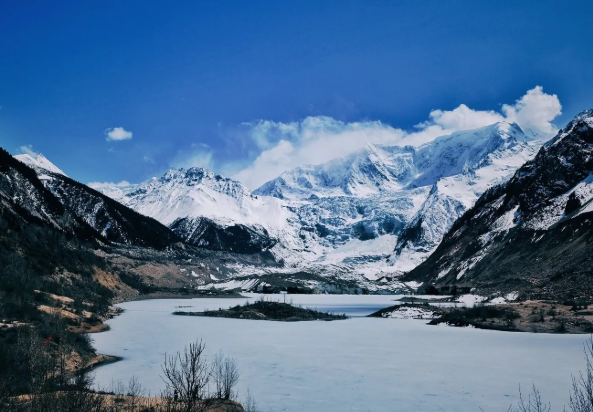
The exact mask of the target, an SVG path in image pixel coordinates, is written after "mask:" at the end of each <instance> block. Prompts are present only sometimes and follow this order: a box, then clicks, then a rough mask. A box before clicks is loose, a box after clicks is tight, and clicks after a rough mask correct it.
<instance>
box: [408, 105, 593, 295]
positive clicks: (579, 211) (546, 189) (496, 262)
mask: <svg viewBox="0 0 593 412" xmlns="http://www.w3.org/2000/svg"><path fill="white" fill-rule="evenodd" d="M592 144H593V110H588V111H585V112H583V113H581V114H579V115H578V116H576V117H575V118H574V119H573V120H572V121H571V122H570V123H569V124H568V125H567V126H566V128H564V129H563V130H561V131H560V132H559V133H558V135H557V136H556V137H555V138H554V139H552V140H551V141H550V142H548V143H547V144H546V145H545V146H544V147H542V148H541V149H540V151H539V152H538V154H537V156H536V157H535V158H534V159H533V160H531V161H529V162H527V163H526V164H525V165H523V166H522V167H521V168H519V169H518V170H517V172H516V173H515V174H514V176H513V177H512V178H511V179H510V180H509V181H508V183H506V184H502V185H500V186H497V187H494V188H492V189H490V190H488V191H487V192H486V193H485V194H484V195H482V196H481V197H480V199H479V200H478V201H477V202H476V204H475V206H474V207H473V208H471V209H470V210H469V211H468V212H467V213H465V214H464V215H463V217H461V218H460V219H459V220H458V221H456V222H455V224H454V225H453V227H452V228H451V230H450V231H449V232H448V233H447V234H446V236H445V237H444V239H443V242H442V243H441V244H440V245H439V247H438V248H437V250H436V251H435V252H434V253H433V254H432V255H431V256H430V257H429V258H428V259H427V260H426V261H425V262H424V263H422V264H421V265H419V266H418V267H417V268H416V269H414V270H412V271H411V272H410V273H409V274H407V275H406V277H405V279H406V280H410V281H420V282H424V283H425V288H426V287H428V286H429V285H434V286H436V287H437V288H440V289H442V290H448V289H450V288H452V287H476V288H478V290H480V291H482V292H484V293H488V292H511V291H518V292H522V293H524V294H526V295H527V296H532V297H534V296H539V297H547V298H550V297H551V298H566V299H569V298H576V297H588V298H590V297H591V296H593V287H592V286H591V285H592V283H591V280H592V278H591V273H592V272H591V270H590V268H591V267H592V266H591V264H592V263H593V243H592V241H593V214H592V213H591V212H593V204H592V202H593V178H592V177H591V176H592V173H593V148H592Z"/></svg>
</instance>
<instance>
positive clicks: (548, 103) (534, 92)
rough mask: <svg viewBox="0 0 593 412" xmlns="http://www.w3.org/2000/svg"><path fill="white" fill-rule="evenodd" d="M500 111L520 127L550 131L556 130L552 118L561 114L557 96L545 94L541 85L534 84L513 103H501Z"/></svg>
mask: <svg viewBox="0 0 593 412" xmlns="http://www.w3.org/2000/svg"><path fill="white" fill-rule="evenodd" d="M502 111H503V113H504V114H505V115H506V118H507V119H508V120H509V121H511V122H516V123H517V124H518V125H519V126H521V127H524V128H529V129H533V128H535V129H539V130H541V131H543V132H545V133H552V132H554V131H555V130H556V127H555V126H554V125H553V124H552V120H554V118H556V116H559V115H561V114H562V105H561V104H560V100H559V99H558V96H556V95H555V94H552V95H550V94H546V93H544V89H543V87H541V86H536V87H534V88H533V89H531V90H529V91H528V92H527V94H525V96H523V97H521V98H520V99H519V100H517V101H516V102H515V104H514V105H507V104H505V105H503V106H502Z"/></svg>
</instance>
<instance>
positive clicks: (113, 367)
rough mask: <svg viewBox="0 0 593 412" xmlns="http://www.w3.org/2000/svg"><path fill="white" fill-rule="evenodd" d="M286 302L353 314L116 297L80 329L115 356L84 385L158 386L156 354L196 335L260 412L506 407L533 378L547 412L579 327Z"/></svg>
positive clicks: (565, 382) (561, 394)
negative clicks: (457, 322)
mask: <svg viewBox="0 0 593 412" xmlns="http://www.w3.org/2000/svg"><path fill="white" fill-rule="evenodd" d="M251 298H252V299H255V298H257V297H255V296H254V295H251ZM268 298H269V296H268ZM274 298H275V299H282V298H281V297H279V296H275V297H274ZM287 299H288V300H292V301H293V303H295V304H302V305H303V306H306V307H311V308H317V309H318V310H330V311H333V312H336V313H347V314H349V315H350V316H353V317H352V318H350V319H348V320H343V321H333V322H322V321H319V322H296V323H286V322H269V321H252V320H237V319H220V318H202V317H188V316H175V315H172V312H173V311H175V310H187V311H200V310H204V309H216V308H219V307H221V308H225V307H230V306H233V305H236V304H238V303H244V302H245V301H246V299H245V298H240V299H191V300H188V299H167V300H146V301H137V302H127V303H123V304H120V305H119V306H120V307H122V308H123V309H125V312H124V313H123V314H122V315H120V316H118V317H116V318H114V319H112V320H110V321H109V322H108V324H109V325H110V326H111V330H109V331H108V332H104V333H99V334H94V335H93V336H92V337H93V339H94V341H95V347H96V348H97V350H98V351H99V352H100V353H105V354H110V355H116V356H121V357H123V358H124V359H123V360H122V361H120V362H117V363H113V364H109V365H105V366H102V367H100V368H98V369H97V370H96V372H95V373H96V381H95V383H96V385H98V386H101V387H103V388H106V387H109V386H110V384H111V382H112V380H122V381H124V382H126V381H127V380H128V379H129V378H130V377H131V376H132V375H136V377H138V378H139V380H140V382H141V383H142V385H143V386H144V388H145V389H147V390H149V391H150V392H151V393H152V394H155V393H158V391H159V390H160V389H161V388H162V387H163V382H162V381H161V378H160V377H159V375H160V373H161V369H160V365H161V363H162V361H163V359H164V356H165V352H167V353H172V352H175V351H177V350H180V349H182V348H183V346H184V345H186V344H188V343H190V342H192V341H195V340H196V339H198V338H202V339H204V341H205V342H206V345H207V352H208V355H212V354H214V353H215V352H217V351H218V350H223V351H224V352H225V354H226V355H228V356H232V357H234V358H235V359H236V360H237V363H238V366H239V369H240V372H241V381H240V398H244V397H245V393H246V390H247V388H249V389H250V390H251V392H252V394H253V395H254V397H255V398H256V400H257V402H258V404H259V409H260V410H261V411H262V412H276V411H289V412H316V411H325V412H333V411H335V412H338V411H339V412H344V411H352V412H355V411H356V412H361V411H373V412H383V411H385V412H387V411H390V412H392V411H457V412H464V411H467V412H469V411H472V412H474V411H479V410H480V408H482V409H483V410H484V411H486V412H489V411H506V410H507V409H508V407H509V405H511V404H512V403H515V402H516V401H517V400H518V395H519V385H520V386H521V390H522V391H523V393H524V394H526V393H527V392H529V390H530V389H531V386H532V384H533V383H535V384H536V385H537V387H538V388H539V390H540V391H541V393H542V395H543V397H544V398H545V400H546V401H550V402H551V403H552V407H553V410H562V407H563V406H564V405H567V404H568V396H569V389H570V379H571V374H577V373H578V371H579V370H581V369H583V366H584V361H583V351H582V348H583V343H584V342H585V340H586V339H587V336H584V335H549V334H530V333H509V332H496V331H485V330H476V329H467V328H454V327H448V326H428V325H426V321H422V320H411V319H405V320H398V319H377V318H364V317H360V316H364V315H366V314H369V313H371V312H373V311H375V310H377V309H379V308H382V307H387V306H391V305H392V304H393V303H394V302H393V300H394V299H397V297H396V296H352V295H337V296H336V295H292V296H288V298H287Z"/></svg>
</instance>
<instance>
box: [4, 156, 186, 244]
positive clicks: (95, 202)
mask: <svg viewBox="0 0 593 412" xmlns="http://www.w3.org/2000/svg"><path fill="white" fill-rule="evenodd" d="M14 159H15V160H14V161H15V162H17V161H18V162H17V163H18V164H20V165H21V169H22V170H29V171H30V172H31V173H33V174H35V173H36V177H35V179H33V177H30V181H32V182H37V183H35V184H38V185H42V187H43V188H45V189H46V190H47V192H45V191H41V192H40V193H46V196H47V197H48V199H49V200H46V201H45V202H41V206H39V207H40V208H41V210H47V206H43V205H44V204H45V203H47V202H51V204H59V205H60V207H61V208H62V209H64V210H65V211H66V212H67V215H68V216H70V219H74V220H75V221H76V222H78V224H77V226H81V227H83V228H84V230H86V231H92V232H94V233H93V234H92V235H89V236H90V237H94V238H99V239H101V240H102V241H112V242H116V243H122V244H127V245H136V246H149V247H156V248H162V247H164V246H166V245H169V244H171V243H173V242H176V241H179V238H178V237H177V236H176V235H175V234H174V233H173V232H172V231H171V230H169V229H168V228H166V227H165V226H163V225H162V224H160V223H159V222H157V221H156V220H153V219H150V218H149V217H146V216H143V215H141V214H139V213H137V212H135V211H133V210H131V209H129V208H127V207H125V206H123V205H121V204H120V203H118V202H116V201H114V200H113V199H111V198H109V197H107V196H105V195H103V194H101V193H99V192H97V191H95V190H93V189H91V188H89V187H88V186H86V185H83V184H82V183H79V182H76V181H75V180H73V179H71V178H69V177H68V176H66V175H65V174H64V172H62V171H61V170H60V169H59V168H58V167H57V166H55V165H54V164H53V163H51V162H50V161H49V160H48V159H47V158H45V157H44V156H43V155H37V156H35V157H34V156H31V155H28V154H23V155H16V156H14ZM25 165H27V166H25ZM23 167H26V168H23ZM29 167H30V168H31V169H32V170H31V169H29ZM33 170H34V171H35V172H33ZM25 173H26V172H25ZM29 191H30V190H29ZM32 193H33V192H32ZM30 197H31V199H30V201H29V202H27V201H26V199H23V204H25V205H27V204H29V203H30V204H31V207H33V206H34V205H35V204H36V203H37V202H36V201H35V196H34V195H31V196H30Z"/></svg>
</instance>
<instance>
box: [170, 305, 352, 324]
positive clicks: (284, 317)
mask: <svg viewBox="0 0 593 412" xmlns="http://www.w3.org/2000/svg"><path fill="white" fill-rule="evenodd" d="M173 314H174V315H182V316H208V317H216V318H233V319H252V320H275V321H284V322H299V321H307V320H340V319H347V316H346V315H335V314H333V313H327V312H318V311H316V310H313V309H307V308H302V307H299V306H293V305H291V304H289V303H281V302H273V301H266V300H258V301H257V302H253V303H246V304H245V305H237V306H234V307H232V308H229V309H218V310H207V311H204V312H182V311H176V312H173Z"/></svg>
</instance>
